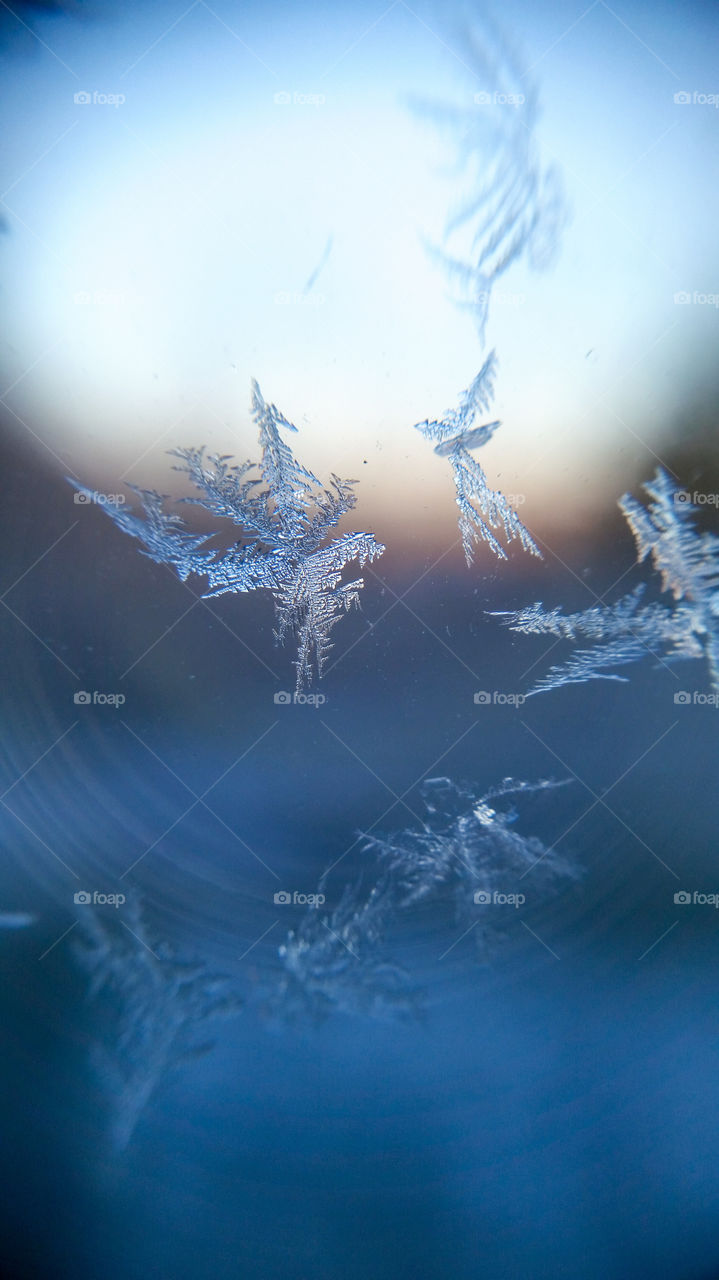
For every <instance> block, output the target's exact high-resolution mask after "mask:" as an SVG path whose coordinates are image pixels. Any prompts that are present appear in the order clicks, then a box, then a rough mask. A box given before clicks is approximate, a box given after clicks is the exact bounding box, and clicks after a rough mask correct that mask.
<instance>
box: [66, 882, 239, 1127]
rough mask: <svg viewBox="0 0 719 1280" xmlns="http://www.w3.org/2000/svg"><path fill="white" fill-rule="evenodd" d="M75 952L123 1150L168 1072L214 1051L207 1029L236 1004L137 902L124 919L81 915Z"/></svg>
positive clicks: (97, 1063)
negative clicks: (156, 929) (165, 938)
mask: <svg viewBox="0 0 719 1280" xmlns="http://www.w3.org/2000/svg"><path fill="white" fill-rule="evenodd" d="M78 924H79V928H80V930H81V935H82V936H81V939H80V940H78V941H77V942H76V944H75V947H74V953H75V957H76V959H77V961H78V963H79V964H80V965H81V966H82V968H84V969H85V970H86V972H87V973H88V974H89V977H90V983H89V989H88V999H90V1000H92V1001H96V1002H97V1005H98V1018H99V1025H98V1027H97V1034H98V1037H99V1036H101V1037H102V1038H101V1039H99V1038H98V1042H97V1043H96V1044H95V1045H94V1046H93V1050H92V1059H93V1065H94V1067H95V1070H96V1072H97V1076H98V1078H99V1081H100V1083H101V1085H102V1086H103V1088H104V1090H105V1092H106V1094H107V1097H108V1099H109V1102H110V1106H111V1117H110V1139H111V1142H112V1145H113V1147H114V1148H115V1149H116V1150H124V1149H125V1148H126V1147H127V1145H128V1144H129V1142H130V1140H131V1139H132V1136H133V1133H134V1131H135V1128H136V1126H137V1123H138V1121H139V1119H140V1117H141V1116H142V1114H143V1112H144V1111H145V1108H146V1107H147V1106H148V1105H149V1104H150V1102H151V1101H152V1098H153V1096H154V1094H155V1093H156V1092H157V1090H158V1089H159V1088H160V1086H161V1085H162V1083H163V1081H164V1080H165V1079H166V1077H167V1076H168V1074H169V1073H170V1072H171V1071H173V1070H174V1069H175V1068H176V1067H178V1066H179V1065H180V1064H181V1063H182V1062H183V1060H186V1059H187V1058H191V1057H195V1056H197V1055H198V1054H200V1053H203V1052H205V1051H208V1050H209V1049H211V1048H212V1046H213V1043H214V1040H213V1038H212V1035H211V1027H210V1024H211V1023H213V1022H214V1021H215V1020H216V1019H218V1018H226V1017H232V1016H234V1015H235V1014H236V1013H237V1012H238V1011H239V1009H240V1007H241V1002H240V1001H239V1000H238V999H237V998H236V996H234V995H233V994H232V992H231V991H230V988H229V985H228V982H227V980H226V979H225V978H224V977H223V976H222V975H217V974H212V973H210V972H209V970H207V969H206V968H204V967H203V966H202V965H200V964H196V963H193V962H190V961H186V960H183V959H181V958H179V957H178V956H176V955H175V954H174V953H173V952H172V951H171V950H170V948H169V947H167V946H166V945H164V944H161V943H158V942H157V940H156V939H155V937H154V936H153V935H152V934H151V933H150V932H149V930H148V928H147V926H146V924H145V921H144V919H143V916H142V913H141V910H140V908H139V906H138V904H137V902H135V901H133V900H130V901H128V903H127V905H126V906H125V907H124V908H123V912H122V919H121V920H118V919H115V918H114V917H113V918H110V917H109V916H106V915H104V914H103V913H102V912H101V911H100V910H95V909H94V908H92V907H87V908H85V909H83V911H82V913H81V915H80V918H79V922H78Z"/></svg>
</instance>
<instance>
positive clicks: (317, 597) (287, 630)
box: [70, 382, 384, 692]
mask: <svg viewBox="0 0 719 1280" xmlns="http://www.w3.org/2000/svg"><path fill="white" fill-rule="evenodd" d="M252 409H253V416H254V419H255V422H256V423H257V426H258V428H259V438H260V446H261V450H262V456H261V461H260V462H259V463H254V462H244V463H241V464H239V465H231V460H230V458H229V457H227V456H224V457H220V456H217V455H214V454H210V455H207V456H206V455H205V451H204V449H174V450H172V451H171V455H172V456H173V457H176V458H179V459H180V460H181V465H180V466H177V467H176V468H175V470H177V471H183V472H185V473H186V474H187V475H188V476H189V477H190V479H191V481H192V483H193V484H194V485H195V487H196V488H197V489H198V490H199V492H200V495H201V496H199V497H195V498H184V499H180V501H181V502H185V503H190V504H193V505H196V506H200V507H203V508H204V509H205V510H206V511H208V512H209V513H210V514H211V515H212V516H215V517H220V518H222V519H227V520H230V521H231V522H232V523H233V524H234V525H236V526H237V527H238V529H239V530H241V536H240V537H239V539H238V540H237V541H235V543H234V545H232V546H230V547H229V548H227V549H225V550H213V549H209V550H208V543H209V542H210V540H211V539H212V538H213V537H214V536H215V534H216V532H217V531H216V530H212V531H210V532H208V533H201V534H195V533H192V532H191V531H190V529H189V528H188V527H187V525H186V524H185V523H184V521H183V520H182V519H181V518H180V517H179V516H178V515H177V514H175V513H171V512H167V511H166V510H165V507H164V503H165V501H166V498H165V497H163V496H162V495H160V494H159V493H156V492H155V491H154V490H145V489H137V488H135V492H136V493H137V494H138V495H139V497H140V499H141V501H142V507H143V512H144V518H143V517H141V516H138V515H136V514H134V513H133V512H132V511H129V510H127V509H126V508H125V507H123V506H106V507H105V510H106V511H107V513H108V515H109V516H111V517H112V519H113V520H114V521H115V523H116V524H117V525H118V526H119V527H120V528H121V529H122V530H124V532H125V533H129V534H130V536H131V537H133V538H137V539H139V541H140V542H141V543H142V544H143V546H144V547H145V552H144V554H145V555H147V556H149V558H150V559H151V560H154V561H155V562H156V563H157V564H167V565H171V566H172V568H173V569H175V571H176V572H177V574H178V575H179V577H180V578H181V579H182V581H183V582H184V581H185V580H186V579H187V578H188V577H190V575H197V576H199V577H204V578H206V579H207V584H208V587H209V590H208V591H206V592H205V595H206V596H208V597H209V596H218V595H223V594H224V593H226V592H242V591H255V590H258V589H264V590H267V591H269V592H270V593H271V594H272V597H273V599H274V603H275V616H276V620H277V626H276V630H275V637H276V639H277V641H278V643H283V642H284V641H285V640H287V638H288V637H289V636H292V637H293V638H294V639H295V642H296V645H297V659H296V661H295V663H294V665H295V668H296V672H297V691H298V692H300V691H301V690H302V689H303V688H305V687H306V686H307V685H309V684H311V682H312V678H313V673H316V675H317V677H318V678H320V677H321V676H322V672H323V669H324V667H325V664H326V661H327V658H328V655H329V652H330V649H331V648H332V644H331V641H330V634H331V632H332V630H333V628H334V627H335V625H336V624H337V622H339V620H340V618H341V616H342V614H343V613H345V612H346V611H347V610H348V609H350V608H351V607H352V606H353V605H358V604H359V592H360V591H361V589H362V586H363V581H362V578H355V579H354V580H352V581H349V582H343V581H342V575H343V571H344V569H345V567H346V566H347V565H348V564H350V563H351V562H354V561H356V562H357V563H358V564H359V566H360V567H362V566H363V565H365V564H366V563H368V562H370V563H371V562H372V561H373V560H375V559H376V558H377V557H378V556H380V555H381V554H382V552H383V551H384V547H383V546H382V545H381V543H379V542H377V541H376V540H375V538H374V537H373V535H372V534H370V533H346V534H342V535H341V536H340V537H337V538H333V539H332V540H331V541H330V542H327V541H326V539H327V536H328V534H329V532H330V530H332V529H334V528H335V527H336V525H337V524H338V523H339V521H340V520H341V518H342V517H343V516H344V515H345V514H346V513H347V512H348V511H351V510H352V508H353V507H354V506H355V503H356V496H355V493H354V485H355V483H356V481H354V480H340V479H339V478H338V477H337V476H335V475H333V476H332V477H331V483H330V486H329V488H323V487H322V485H321V483H320V481H319V480H318V479H317V477H316V476H314V475H313V474H312V472H311V471H307V470H306V469H305V468H304V467H303V466H301V465H300V463H299V462H298V461H297V459H296V458H295V456H294V454H293V453H292V450H291V449H290V447H289V445H288V444H287V443H286V442H285V440H284V439H283V437H282V435H281V434H280V433H281V431H295V430H296V427H294V426H293V425H292V423H291V422H288V420H287V419H286V418H285V417H284V416H283V415H282V414H281V413H280V411H279V409H277V408H276V406H275V405H273V404H266V403H265V401H264V400H263V398H262V394H261V392H260V389H259V387H258V385H257V383H256V382H253V396H252ZM70 483H73V481H70ZM75 487H76V488H78V489H79V490H80V492H82V493H84V494H85V495H86V496H88V497H92V491H91V490H89V489H86V488H85V487H84V486H82V485H76V486H75ZM133 488H134V486H133Z"/></svg>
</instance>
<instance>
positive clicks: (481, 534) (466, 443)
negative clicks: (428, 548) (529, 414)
mask: <svg viewBox="0 0 719 1280" xmlns="http://www.w3.org/2000/svg"><path fill="white" fill-rule="evenodd" d="M496 367H497V362H496V359H495V355H494V352H493V351H491V352H490V354H489V355H488V356H487V359H486V360H485V362H484V364H483V365H482V368H481V369H480V371H479V373H478V374H477V376H476V378H475V379H474V381H473V382H472V383H471V385H470V386H469V387H467V388H466V390H464V391H463V392H462V394H461V395H460V398H459V405H458V407H457V408H456V409H449V410H448V411H447V412H446V413H445V414H444V416H443V417H442V418H439V419H437V420H435V421H432V422H429V421H425V422H418V423H416V424H415V427H416V430H417V431H421V433H422V435H423V436H424V437H425V439H426V440H433V441H436V443H435V449H434V451H435V453H436V454H439V456H440V457H443V458H448V459H449V462H450V465H451V467H452V475H453V477H454V484H455V488H456V490H457V497H456V502H457V506H458V507H459V530H460V533H461V535H462V546H463V548H464V555H465V559H466V561H467V564H468V565H470V564H471V563H472V559H473V556H474V548H475V546H476V544H477V543H479V542H486V543H487V545H488V546H489V547H490V549H491V550H492V551H493V552H494V554H495V555H496V556H499V558H500V559H501V560H506V559H507V553H506V551H505V550H504V547H503V546H502V544H501V542H500V541H499V540H498V538H497V537H496V536H495V533H494V530H497V531H499V530H501V531H503V533H504V536H505V538H506V539H507V541H508V542H511V541H512V540H513V539H515V538H516V539H517V540H518V541H519V542H520V543H521V545H522V547H523V548H524V550H525V551H529V552H531V554H532V555H534V556H539V558H540V559H541V556H542V553H541V551H540V550H539V548H538V547H537V545H536V543H535V542H534V541H533V539H532V537H531V536H530V534H529V532H528V531H527V529H525V527H524V525H523V524H522V522H521V520H520V519H519V516H518V515H517V513H516V511H514V510H513V508H512V507H510V505H509V503H508V502H507V499H506V498H505V497H504V495H503V494H501V493H499V492H498V491H496V490H494V489H491V488H490V487H489V484H488V483H487V477H486V476H485V474H484V471H483V470H482V468H481V466H480V465H479V463H478V462H477V461H476V459H475V458H473V457H472V456H471V454H470V453H469V450H470V449H477V448H479V447H480V446H481V445H483V444H486V443H487V441H488V440H491V438H492V436H493V435H494V432H495V431H496V429H497V427H499V426H500V425H501V423H499V422H497V421H494V422H485V423H482V424H480V425H479V426H475V419H476V418H477V416H478V415H479V414H482V413H484V412H485V411H486V410H487V409H488V408H489V406H490V404H491V403H492V399H493V397H494V378H495V373H496Z"/></svg>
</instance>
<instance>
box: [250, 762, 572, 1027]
mask: <svg viewBox="0 0 719 1280" xmlns="http://www.w3.org/2000/svg"><path fill="white" fill-rule="evenodd" d="M564 785H566V783H565V782H553V781H540V782H536V783H530V782H519V781H516V780H515V779H513V778H505V779H504V781H503V782H501V783H499V784H498V785H497V786H496V787H492V788H490V790H489V791H486V792H485V793H484V794H483V795H480V796H477V795H476V793H474V792H472V791H469V790H467V789H466V788H464V787H460V786H457V785H456V784H455V783H454V782H452V781H451V779H449V778H432V779H429V780H428V781H427V782H425V784H424V786H423V788H422V794H423V798H424V801H425V806H426V809H427V818H426V820H425V822H424V823H423V825H422V827H421V829H420V830H414V829H411V828H410V829H408V830H406V831H402V832H400V833H399V834H396V835H394V836H369V835H368V836H365V837H364V844H363V853H364V855H365V857H366V859H367V862H368V865H367V870H366V876H365V878H366V879H367V880H368V881H369V882H370V883H371V881H372V880H373V879H374V885H373V887H372V889H371V890H370V891H369V893H368V892H366V890H364V889H363V885H362V883H359V884H356V885H347V886H346V887H345V889H344V891H343V893H342V895H341V897H340V900H339V904H338V906H337V907H336V908H335V909H334V910H333V911H332V912H331V913H329V914H327V913H325V912H323V911H322V910H321V909H318V908H316V907H311V908H309V909H308V910H307V912H306V914H305V916H304V917H303V919H302V921H301V923H300V925H299V927H298V928H297V929H295V930H292V931H291V932H290V933H289V934H288V935H287V938H286V939H285V942H284V943H283V944H282V946H281V947H280V949H279V957H280V961H281V963H282V967H283V975H282V978H281V981H280V984H279V989H278V991H277V993H276V994H275V996H274V997H273V1000H272V1005H273V1007H274V1009H275V1010H276V1011H278V1012H280V1013H282V1014H284V1015H285V1016H288V1017H296V1016H297V1015H298V1014H299V1015H307V1014H309V1015H310V1016H311V1017H312V1018H314V1019H316V1020H319V1019H321V1018H323V1017H326V1016H328V1015H329V1014H331V1013H335V1012H342V1013H352V1014H360V1015H370V1016H374V1017H378V1016H387V1015H390V1014H395V1015H396V1014H403V1015H406V1014H415V1015H416V1014H417V1013H418V1012H419V1008H420V998H419V992H418V991H417V990H416V989H414V988H413V987H412V985H411V983H410V981H409V978H408V976H407V974H406V973H405V972H404V971H403V970H402V969H401V968H400V967H399V966H397V965H394V964H392V963H390V962H389V961H388V959H387V957H386V948H387V934H388V932H389V930H390V928H391V927H392V928H396V927H397V926H398V925H399V923H400V922H401V921H402V919H403V918H404V917H406V915H407V913H408V912H410V911H411V910H412V909H413V908H416V907H418V906H419V905H421V904H426V903H428V902H434V903H437V904H442V903H449V904H450V905H452V906H453V907H454V915H455V918H456V920H457V923H458V925H460V926H462V927H464V926H465V925H466V924H467V922H468V921H469V922H470V923H471V924H472V925H476V924H477V916H476V911H477V910H479V909H481V901H482V900H480V904H479V905H478V904H477V902H476V900H475V894H476V893H477V892H483V893H485V894H486V893H489V894H493V893H494V892H495V891H497V892H500V893H507V892H513V891H515V890H516V889H517V887H518V883H519V880H520V879H521V878H522V877H523V876H525V875H527V874H528V873H531V875H532V880H531V884H532V887H533V889H534V888H535V887H536V886H537V884H539V885H541V887H542V889H543V890H546V888H547V887H548V886H549V885H552V884H554V883H559V882H560V881H562V880H572V879H576V878H577V877H578V874H579V873H578V870H577V869H576V868H575V867H574V866H573V865H572V864H571V863H570V862H569V861H568V860H567V859H565V858H564V857H562V856H561V855H560V854H559V853H557V852H556V850H555V849H554V848H553V847H547V846H546V845H545V844H543V843H542V841H541V840H539V839H538V838H537V837H535V836H525V835H521V834H520V833H519V832H518V831H516V830H515V829H514V827H513V823H514V821H515V820H516V818H517V814H516V812H515V811H514V809H512V808H511V807H509V808H508V807H506V806H498V805H496V804H495V803H494V802H495V801H497V800H500V801H501V800H503V799H504V798H505V797H507V796H513V795H526V794H529V793H532V792H539V791H545V790H548V789H550V788H555V787H559V786H564ZM373 864H374V874H372V871H373ZM327 881H328V877H327V876H325V877H323V879H322V880H321V882H320V890H321V892H323V893H325V894H326V893H327V892H329V890H328V884H327ZM514 911H515V909H514V908H513V909H512V918H513V919H514ZM506 924H507V920H506V917H504V916H503V913H502V912H501V911H498V912H491V913H487V914H486V915H485V916H483V917H482V919H481V928H478V929H475V936H476V937H477V940H478V942H479V944H480V950H481V951H483V952H485V953H487V952H489V951H491V949H492V944H493V942H495V941H497V940H498V938H499V937H501V936H502V935H503V933H504V932H505V931H506ZM450 941H451V939H450Z"/></svg>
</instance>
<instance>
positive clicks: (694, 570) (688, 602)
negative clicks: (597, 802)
mask: <svg viewBox="0 0 719 1280" xmlns="http://www.w3.org/2000/svg"><path fill="white" fill-rule="evenodd" d="M644 491H645V493H646V494H647V497H648V501H647V503H646V505H645V506H642V505H641V503H640V502H638V501H637V500H636V499H635V498H633V497H631V495H629V494H625V496H624V497H623V498H622V499H621V501H620V503H619V506H620V507H621V510H622V511H623V513H624V515H625V517H626V519H627V521H628V523H629V527H630V529H631V531H632V533H633V535H634V540H635V543H636V548H637V562H638V563H641V562H642V561H644V560H646V559H647V558H651V560H652V563H653V565H654V568H655V570H656V571H657V572H658V573H659V574H660V576H661V590H662V592H664V593H669V594H670V597H671V598H670V600H669V602H668V603H666V604H663V603H649V604H644V603H643V597H644V592H645V589H646V588H645V586H644V585H643V584H641V585H640V586H638V587H637V588H636V589H635V590H634V591H633V592H631V593H630V594H629V595H625V596H623V597H622V598H621V599H620V600H618V601H617V602H616V603H615V604H612V605H604V604H599V605H595V606H593V607H592V608H590V609H585V610H584V612H582V613H574V614H564V613H562V611H561V610H560V609H552V610H550V611H546V610H545V609H544V608H543V606H542V605H541V604H540V603H537V604H533V605H529V606H528V607H527V608H525V609H517V610H512V611H511V612H504V613H497V614H494V615H493V616H495V617H500V618H503V619H504V620H505V621H506V622H507V623H508V625H509V626H510V628H511V630H512V631H519V632H523V633H525V634H531V635H550V636H556V637H557V639H559V640H574V641H576V640H582V639H587V640H593V641H598V642H599V643H596V644H594V645H592V647H591V648H586V649H579V650H578V651H577V652H576V653H575V654H574V656H573V657H571V658H569V659H568V661H566V662H564V663H561V664H558V665H556V666H553V667H551V668H550V670H549V671H548V672H547V674H546V675H545V676H544V677H543V678H542V680H540V681H539V683H538V684H536V685H535V686H534V688H533V689H532V690H531V691H530V692H531V693H543V692H545V691H546V690H549V689H558V688H560V687H561V686H562V685H565V684H583V683H584V682H585V681H587V680H621V681H626V679H627V677H626V676H624V675H620V674H618V673H617V672H616V671H615V670H614V668H616V667H621V666H625V665H626V664H628V663H632V662H638V661H640V660H641V659H643V658H652V657H653V658H655V659H656V660H658V661H660V662H663V663H671V662H674V661H677V660H679V659H688V658H694V659H701V660H703V661H704V662H705V663H706V665H707V670H708V674H709V682H710V685H711V688H712V691H713V692H714V693H717V694H719V537H717V536H716V535H715V534H712V533H702V534H700V533H697V531H696V529H695V527H694V517H695V514H696V509H695V508H694V507H693V505H692V503H691V502H690V500H689V495H688V494H685V493H683V492H682V491H676V490H675V486H674V484H673V482H672V480H671V479H670V477H669V476H668V475H667V473H666V472H665V471H663V470H661V469H660V470H658V471H657V473H656V476H655V477H654V480H653V481H652V482H651V483H649V484H645V485H644Z"/></svg>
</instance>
